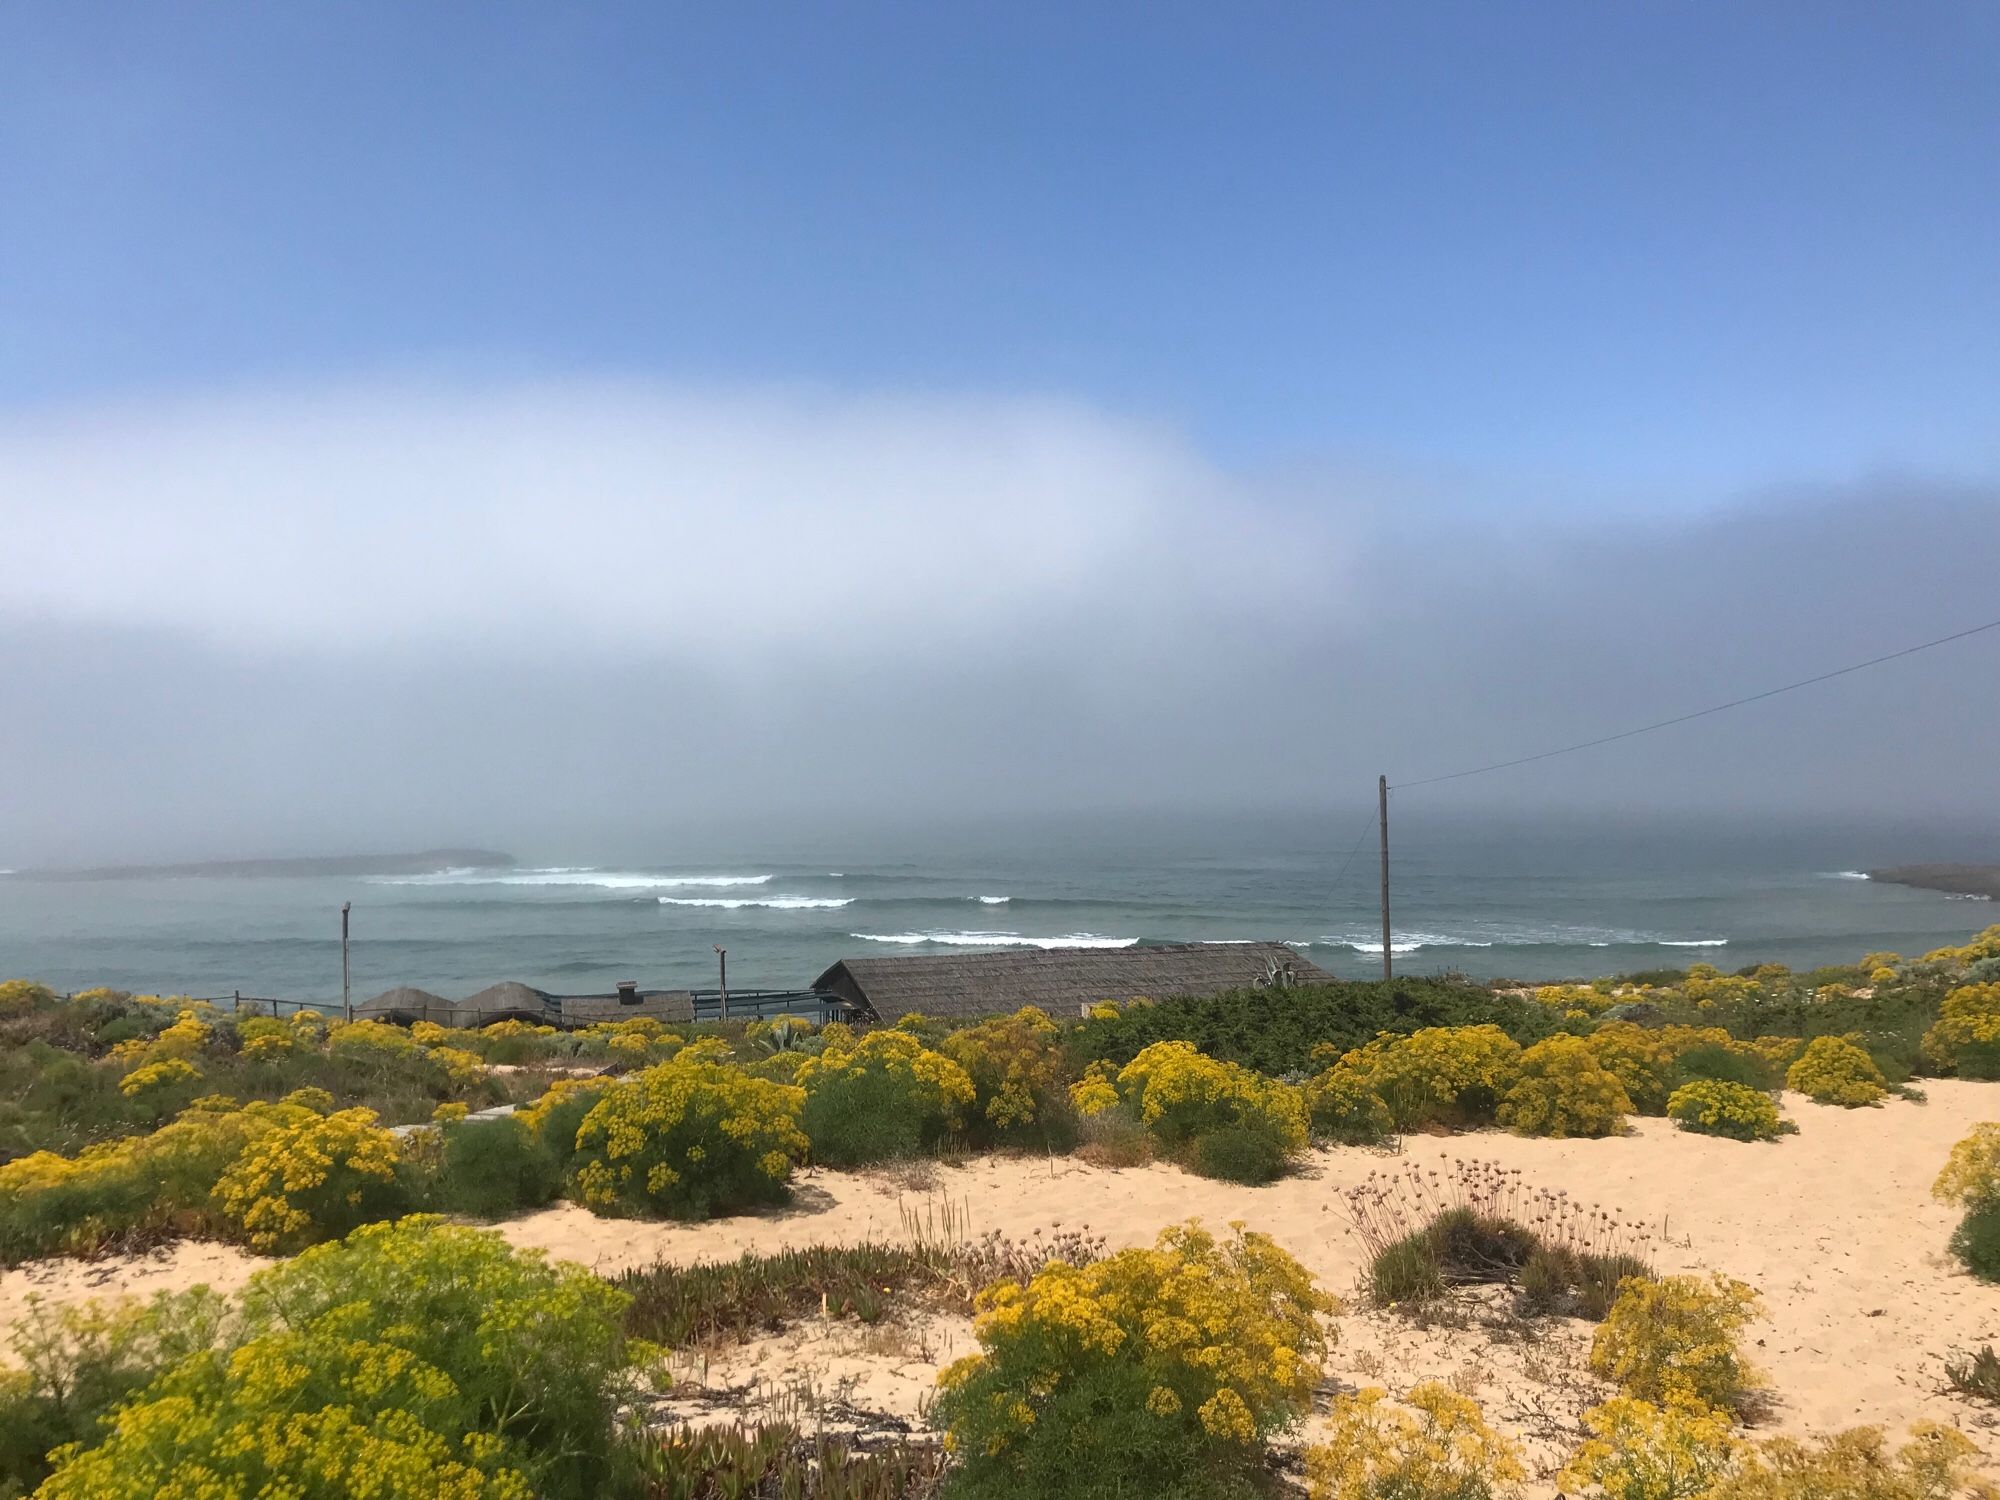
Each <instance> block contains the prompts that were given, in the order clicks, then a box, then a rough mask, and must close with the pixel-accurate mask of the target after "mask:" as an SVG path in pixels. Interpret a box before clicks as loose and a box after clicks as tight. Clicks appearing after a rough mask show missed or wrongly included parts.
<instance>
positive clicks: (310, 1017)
mask: <svg viewBox="0 0 2000 1500" xmlns="http://www.w3.org/2000/svg"><path fill="white" fill-rule="evenodd" d="M285 1024H286V1025H287V1026H289V1027H291V1028H292V1031H293V1033H294V1034H295V1035H296V1036H297V1037H298V1038H299V1040H300V1041H301V1042H302V1043H304V1044H305V1045H307V1046H318V1045H319V1044H320V1043H321V1042H323V1041H325V1040H326V1035H327V1032H328V1030H329V1029H331V1026H332V1023H331V1022H330V1021H328V1019H327V1018H326V1017H325V1016H323V1015H321V1014H320V1013H319V1012H318V1011H316V1010H295V1011H293V1012H292V1013H291V1014H290V1015H289V1016H287V1017H286V1018H285Z"/></svg>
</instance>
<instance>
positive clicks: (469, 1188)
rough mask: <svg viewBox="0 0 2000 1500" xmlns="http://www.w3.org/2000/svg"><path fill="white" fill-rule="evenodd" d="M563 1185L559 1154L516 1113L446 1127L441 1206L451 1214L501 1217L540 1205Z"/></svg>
mask: <svg viewBox="0 0 2000 1500" xmlns="http://www.w3.org/2000/svg"><path fill="white" fill-rule="evenodd" d="M561 1186H562V1172H561V1169H560V1168H559V1167H558V1166H557V1165H556V1155H555V1152H553V1151H552V1150H550V1149H549V1147H548V1146H547V1144H545V1143H544V1142H543V1140H542V1138H541V1137H540V1136H539V1135H537V1134H536V1133H535V1132H534V1131H533V1130H531V1129H529V1128H528V1127H527V1126H526V1125H524V1124H522V1123H521V1122H520V1120H518V1119H516V1118H515V1117H514V1116H512V1115H505V1116H502V1117H501V1118H499V1119H497V1120H465V1121H461V1122H460V1123H458V1124H455V1125H446V1126H444V1127H443V1141H442V1143H441V1145H440V1147H439V1153H438V1175H437V1186H436V1190H435V1191H436V1194H437V1201H438V1205H439V1207H441V1208H445V1209H448V1210H450V1211H451V1212H452V1213H458V1214H468V1215H470V1216H472V1217H474V1218H480V1219H497V1218H499V1217H500V1216H501V1215H503V1214H508V1213H512V1212H514V1211H515V1210H516V1209H522V1208H539V1207H541V1206H542V1205H543V1204H544V1203H547V1202H549V1201H550V1200H552V1199H553V1198H554V1197H555V1196H556V1193H557V1190H558V1189H559V1188H560V1187H561Z"/></svg>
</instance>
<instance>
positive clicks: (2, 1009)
mask: <svg viewBox="0 0 2000 1500" xmlns="http://www.w3.org/2000/svg"><path fill="white" fill-rule="evenodd" d="M55 999H56V992H55V991H54V990H52V989H50V988H49V987H48V986H47V985H45V984H37V983H36V982H35V981H34V980H32V979H8V980H0V1015H13V1014H14V1013H16V1012H18V1011H24V1010H36V1009H38V1008H40V1007H41V1006H44V1005H53V1004H55Z"/></svg>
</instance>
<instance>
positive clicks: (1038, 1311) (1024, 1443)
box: [936, 1224, 1334, 1497]
mask: <svg viewBox="0 0 2000 1500" xmlns="http://www.w3.org/2000/svg"><path fill="white" fill-rule="evenodd" d="M977 1308H978V1316H977V1319H976V1321H975V1323H974V1333H975V1335H976V1337H977V1338H978V1340H979V1343H980V1346H981V1352H980V1353H978V1354H976V1355H971V1356H968V1357H966V1358H964V1359H961V1360H959V1361H957V1362H956V1363H955V1364H953V1365H951V1366H950V1367H949V1368H947V1369H946V1370H945V1371H944V1372H943V1374H941V1375H940V1376H939V1377H938V1387H939V1396H938V1401H937V1407H936V1415H937V1418H938V1420H939V1422H940V1424H941V1425H943V1426H944V1427H945V1429H946V1433H947V1437H946V1442H947V1444H948V1445H949V1446H950V1447H951V1448H952V1450H953V1451H954V1452H955V1453H956V1454H957V1455H958V1458H959V1461H960V1464H961V1471H960V1473H959V1476H958V1479H957V1481H956V1483H957V1484H959V1485H962V1487H963V1488H962V1493H964V1494H966V1495H968V1496H975V1497H978V1496H1014V1497H1019V1496H1024V1495H1049V1494H1064V1493H1073V1492H1075V1491H1076V1489H1077V1485H1076V1483H1075V1476H1076V1472H1077V1466H1078V1465H1079V1464H1085V1465H1087V1466H1088V1468H1089V1471H1090V1473H1091V1476H1092V1481H1093V1488H1092V1492H1093V1493H1101V1494H1113V1493H1117V1494H1130V1495H1155V1494H1159V1495H1165V1494H1210V1493H1224V1492H1227V1491H1228V1490H1229V1487H1230V1485H1231V1484H1232V1482H1235V1481H1240V1480H1241V1479H1242V1478H1243V1477H1244V1476H1245V1475H1246V1474H1248V1473H1249V1472H1251V1471H1252V1470H1253V1469H1254V1467H1255V1466H1256V1464H1257V1463H1258V1461H1259V1459H1260V1458H1261V1456H1262V1453H1263V1448H1264V1444H1265V1442H1266V1440H1267V1439H1268V1438H1269V1437H1270V1436H1271V1435H1272V1434H1273V1433H1275V1432H1278V1431H1280V1430H1283V1429H1284V1428H1286V1427H1288V1426H1290V1425H1291V1424H1292V1423H1294V1422H1295V1421H1296V1420H1297V1419H1298V1418H1299V1416H1300V1415H1302V1414H1303V1413H1304V1412H1305V1411H1306V1410H1308V1409H1309V1407H1310V1404H1311V1399H1312V1392H1313V1388H1314V1386H1315V1384H1316V1383H1317V1382H1318V1380H1319V1378H1320V1361H1321V1360H1322V1358H1323V1357H1324V1355H1325V1350H1326V1345H1327V1341H1328V1334H1327V1331H1326V1330H1325V1328H1324V1327H1323V1326H1322V1323H1321V1320H1320V1318H1321V1314H1323V1313H1326V1312H1330V1311H1333V1310H1334V1304H1333V1302H1332V1301H1331V1300H1330V1299H1329V1298H1327V1297H1325V1296H1324V1295H1322V1294H1321V1293H1320V1292H1319V1291H1317V1290H1316V1289H1315V1288H1314V1286H1313V1284H1312V1278H1311V1277H1310V1276H1309V1275H1308V1274H1307V1273H1306V1271H1305V1268H1304V1267H1302V1266H1300V1265H1299V1263H1298V1262H1297V1261H1295V1260H1293V1259H1292V1258H1291V1257H1290V1256H1289V1255H1287V1254H1286V1253H1285V1252H1284V1251H1283V1250H1280V1249H1279V1248H1278V1247H1277V1245H1276V1244H1274V1243H1273V1242H1272V1241H1271V1240H1270V1239H1269V1238H1268V1237H1267V1236H1265V1235H1261V1234H1253V1233H1246V1232H1244V1231H1243V1230H1242V1229H1240V1228H1238V1229H1237V1230H1236V1231H1235V1232H1234V1233H1233V1235H1232V1236H1231V1237H1230V1238H1229V1239H1227V1240H1222V1241H1218V1240H1217V1239H1216V1238H1215V1237H1214V1236H1212V1235H1210V1234H1209V1233H1207V1232H1206V1231H1205V1230H1203V1229H1202V1228H1201V1227H1200V1226H1199V1225H1196V1224H1186V1225H1181V1226H1178V1227H1175V1228H1172V1229H1168V1230H1166V1231H1165V1232H1163V1233H1162V1234H1161V1235H1160V1237H1159V1239H1158V1241H1157V1242H1156V1243H1155V1245H1154V1246H1153V1248H1152V1249H1149V1250H1125V1251H1121V1252H1120V1253H1119V1254H1117V1255H1114V1256H1111V1257H1110V1258H1109V1259H1106V1260H1101V1261H1096V1262H1093V1263H1091V1264H1089V1265H1084V1266H1072V1265H1069V1264H1066V1263H1064V1262H1061V1261H1058V1262H1056V1263H1054V1264H1052V1265H1050V1266H1049V1267H1047V1268H1046V1269H1045V1270H1043V1271H1041V1272H1039V1273H1037V1274H1036V1275H1035V1276H1034V1277H1033V1278H1032V1279H1031V1280H1030V1281H1029V1282H1027V1284H1026V1285H1022V1284H1020V1283H1018V1282H1016V1281H1012V1280H1003V1281H1000V1282H997V1283H995V1284H994V1285H993V1286H991V1287H989V1288H987V1289H986V1290H985V1291H984V1292H982V1293H981V1294H980V1296H979V1298H978V1302H977ZM960 1492H961V1491H960V1490H958V1489H955V1490H954V1493H960Z"/></svg>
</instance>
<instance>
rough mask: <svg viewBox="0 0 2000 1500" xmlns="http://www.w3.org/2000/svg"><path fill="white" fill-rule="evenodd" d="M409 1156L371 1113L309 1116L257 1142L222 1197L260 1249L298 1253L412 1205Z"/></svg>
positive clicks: (233, 1166)
mask: <svg viewBox="0 0 2000 1500" xmlns="http://www.w3.org/2000/svg"><path fill="white" fill-rule="evenodd" d="M401 1156H402V1151H401V1147H400V1146H399V1144H398V1142H397V1140H396V1137H395V1136H393V1135H391V1134H390V1133H389V1132H388V1131H386V1130H384V1129H382V1128H381V1127H380V1126H378V1125H377V1124H376V1122H375V1112H374V1111H373V1110H371V1109H343V1110H336V1111H335V1112H334V1113H332V1114H330V1115H317V1114H311V1113H307V1114H305V1116H304V1118H302V1119H297V1120H293V1121H290V1122H287V1123H283V1124H279V1125H277V1126H275V1127H274V1128H272V1129H270V1130H266V1131H263V1132H260V1133H259V1134H258V1135H257V1136H256V1137H255V1138H254V1139H253V1140H251V1141H250V1142H249V1143H248V1144H247V1145H246V1146H245V1148H244V1150H243V1151H242V1153H241V1154H240V1155H238V1156H237V1158H236V1159H235V1160H234V1161H233V1162H231V1163H230V1165H229V1167H228V1168H227V1170H225V1171H224V1172H223V1173H222V1176H221V1177H220V1179H219V1180H218V1181H217V1183H216V1186H215V1197H216V1200H217V1202H218V1203H219V1205H220V1206H221V1209H222V1212H223V1213H224V1214H225V1215H227V1216H228V1218H229V1219H230V1220H231V1221H232V1222H233V1223H234V1224H236V1225H238V1226H239V1227H240V1228H241V1229H242V1230H243V1232H244V1234H245V1235H246V1236H247V1238H248V1239H249V1242H250V1243H251V1245H253V1246H255V1247H256V1248H257V1249H259V1250H278V1249H295V1248H297V1247H298V1246H300V1245H303V1244H309V1243H312V1242H314V1241H317V1240H323V1239H331V1238H336V1237H338V1236H340V1235H344V1234H346V1233H347V1232H348V1231H349V1230H351V1229H354V1228H356V1227H357V1226H359V1225H362V1224H366V1223H369V1222H371V1221H373V1220H376V1219H382V1218H387V1217H389V1216H391V1215H393V1214H395V1213H398V1212H400V1211H401V1210H402V1209H404V1208H406V1207H408V1206H409V1198H410V1195H409V1191H408V1188H407V1185H406V1184H405V1182H404V1181H403V1180H402V1179H401V1177H400V1175H399V1174H398V1171H397V1167H398V1165H399V1163H400V1161H401Z"/></svg>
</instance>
